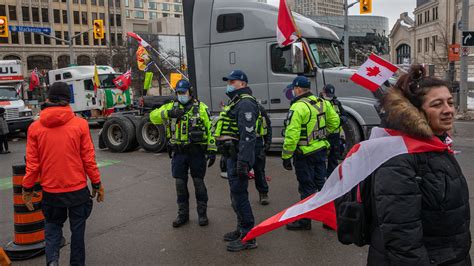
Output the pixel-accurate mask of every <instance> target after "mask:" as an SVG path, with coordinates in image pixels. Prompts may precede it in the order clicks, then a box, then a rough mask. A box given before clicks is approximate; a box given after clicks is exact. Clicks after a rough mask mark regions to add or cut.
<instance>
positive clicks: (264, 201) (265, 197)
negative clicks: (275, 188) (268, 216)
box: [260, 193, 270, 205]
mask: <svg viewBox="0 0 474 266" xmlns="http://www.w3.org/2000/svg"><path fill="white" fill-rule="evenodd" d="M268 203H270V202H269V200H268V194H267V193H260V204H261V205H268Z"/></svg>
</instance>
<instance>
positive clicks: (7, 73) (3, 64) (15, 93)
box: [0, 60, 33, 133]
mask: <svg viewBox="0 0 474 266" xmlns="http://www.w3.org/2000/svg"><path fill="white" fill-rule="evenodd" d="M23 82H24V78H23V74H22V72H21V61H19V60H0V107H3V108H5V114H6V120H7V123H8V128H9V130H10V133H11V132H17V131H21V132H26V131H27V130H28V127H29V125H30V124H31V123H32V122H33V112H32V111H31V109H28V108H27V107H26V106H25V102H24V101H23V100H22V99H21V97H20V94H21V92H22V91H23V90H22V86H23Z"/></svg>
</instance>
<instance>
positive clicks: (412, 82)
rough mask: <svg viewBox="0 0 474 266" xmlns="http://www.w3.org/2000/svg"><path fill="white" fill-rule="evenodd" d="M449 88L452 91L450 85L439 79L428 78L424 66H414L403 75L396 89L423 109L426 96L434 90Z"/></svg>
mask: <svg viewBox="0 0 474 266" xmlns="http://www.w3.org/2000/svg"><path fill="white" fill-rule="evenodd" d="M443 86H444V87H447V88H448V89H449V90H450V91H451V88H450V85H449V84H448V83H447V82H446V81H444V80H441V79H439V78H434V77H427V76H426V69H425V68H424V67H423V66H422V65H412V66H411V67H410V70H409V71H408V73H407V74H404V75H402V76H401V77H400V78H399V79H398V81H397V83H396V84H395V86H393V88H394V89H396V90H399V91H401V92H402V94H403V96H405V97H406V98H407V99H408V100H409V101H410V102H411V104H413V105H414V106H415V107H416V108H418V109H421V106H422V105H423V99H424V97H425V95H426V94H427V93H428V91H430V90H431V89H432V88H436V87H443Z"/></svg>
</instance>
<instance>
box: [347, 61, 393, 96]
mask: <svg viewBox="0 0 474 266" xmlns="http://www.w3.org/2000/svg"><path fill="white" fill-rule="evenodd" d="M397 70H398V67H397V66H395V65H392V64H391V63H389V62H387V61H385V60H383V59H382V58H380V57H378V56H376V55H375V54H371V55H370V56H369V58H368V59H367V61H365V63H364V64H363V65H362V66H360V68H359V70H357V73H355V74H354V75H352V77H351V80H352V81H354V82H355V83H357V84H359V85H361V86H362V87H364V88H366V89H368V90H370V91H372V92H375V91H376V90H377V89H378V88H379V87H380V85H382V84H383V83H384V82H385V81H387V80H388V79H389V78H390V77H391V76H392V75H393V74H394V73H395V72H396V71H397Z"/></svg>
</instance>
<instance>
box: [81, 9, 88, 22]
mask: <svg viewBox="0 0 474 266" xmlns="http://www.w3.org/2000/svg"><path fill="white" fill-rule="evenodd" d="M81 20H82V25H87V24H88V23H87V12H81Z"/></svg>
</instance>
